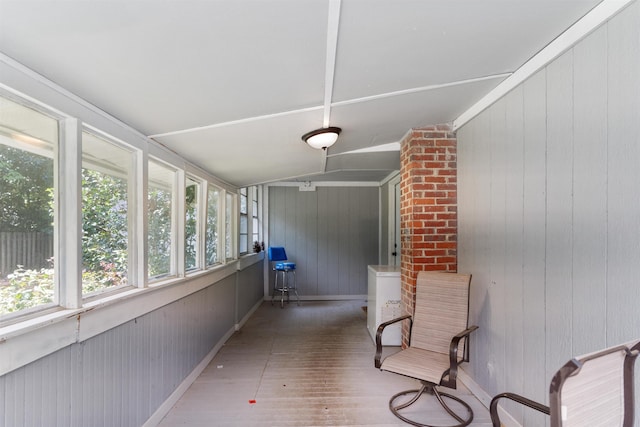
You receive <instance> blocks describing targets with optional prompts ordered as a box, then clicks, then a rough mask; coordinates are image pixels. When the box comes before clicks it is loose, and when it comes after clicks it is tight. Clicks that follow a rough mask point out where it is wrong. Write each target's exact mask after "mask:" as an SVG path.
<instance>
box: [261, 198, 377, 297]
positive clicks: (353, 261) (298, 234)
mask: <svg viewBox="0 0 640 427" xmlns="http://www.w3.org/2000/svg"><path fill="white" fill-rule="evenodd" d="M269 197H270V200H269V218H270V224H269V239H270V240H269V244H270V245H282V246H285V248H286V250H287V255H288V256H290V257H291V258H292V259H294V260H295V261H296V263H297V264H298V266H297V273H296V274H298V280H299V284H300V286H299V289H298V292H299V293H300V295H301V296H303V297H318V298H319V297H323V296H339V297H349V296H356V295H357V296H362V295H366V293H367V289H366V286H367V284H366V283H367V265H369V264H377V263H378V253H379V251H378V242H379V240H378V234H379V210H378V204H379V189H378V187H342V186H335V187H321V186H319V187H317V189H316V191H299V190H298V188H297V187H278V186H274V187H270V189H269ZM276 204H280V205H285V206H286V207H287V209H289V207H291V208H292V209H295V212H294V213H290V212H288V211H284V210H282V209H281V208H279V207H278V206H276ZM283 218H285V220H283ZM270 281H273V278H272V277H270ZM303 282H304V283H303Z"/></svg>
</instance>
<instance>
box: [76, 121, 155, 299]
mask: <svg viewBox="0 0 640 427" xmlns="http://www.w3.org/2000/svg"><path fill="white" fill-rule="evenodd" d="M84 133H87V134H89V135H91V136H93V137H95V138H98V139H101V140H103V141H105V142H108V143H109V144H112V145H113V146H115V147H117V148H119V149H121V150H124V151H127V152H128V153H129V165H128V166H127V168H128V176H127V228H128V230H127V233H128V239H127V284H126V285H121V286H117V287H113V288H108V289H104V290H100V291H96V292H91V293H89V294H87V295H83V294H82V286H83V285H84V283H82V279H81V283H80V286H81V290H80V295H81V297H82V300H83V301H91V300H95V299H97V298H100V297H101V296H106V295H111V294H113V293H117V292H120V291H122V290H125V289H127V288H130V287H140V286H144V282H143V283H140V282H139V275H138V274H136V272H137V270H138V269H139V268H140V267H139V266H140V260H139V257H138V253H137V251H135V248H136V243H135V242H136V241H137V240H138V239H139V238H140V237H139V236H140V235H141V231H140V230H139V226H138V222H137V221H136V218H135V214H136V212H138V211H139V209H137V206H136V202H137V200H138V197H137V193H138V191H139V187H140V185H139V183H138V182H137V181H138V180H137V177H138V175H139V173H138V168H139V164H140V162H139V157H141V154H142V153H141V152H140V150H139V149H136V148H135V147H133V146H132V145H130V144H127V143H126V142H123V141H121V140H119V139H117V138H114V137H113V136H111V135H108V134H106V133H104V132H102V131H101V130H99V129H96V128H95V127H93V126H89V125H87V124H84V123H82V131H81V140H80V141H81V153H80V156H81V157H80V178H81V180H82V169H83V162H84V146H83V142H84V140H83V139H82V135H83V134H84ZM80 197H82V181H81V184H80ZM80 209H81V211H80V215H81V217H80V220H81V227H83V226H82V203H81V204H80ZM80 232H81V233H82V232H83V230H82V229H81V230H80ZM81 248H82V243H81ZM80 263H81V265H82V256H81V259H80Z"/></svg>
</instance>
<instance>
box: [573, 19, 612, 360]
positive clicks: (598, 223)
mask: <svg viewBox="0 0 640 427" xmlns="http://www.w3.org/2000/svg"><path fill="white" fill-rule="evenodd" d="M606 46H607V32H606V27H602V28H600V29H599V30H597V31H596V32H595V33H594V34H592V35H590V36H589V37H588V38H587V39H585V40H584V41H583V42H582V43H580V44H579V45H578V46H576V47H575V49H574V52H573V61H574V65H573V87H574V94H575V95H574V100H573V105H574V112H573V114H574V116H573V132H574V138H573V220H572V224H573V230H572V231H573V235H572V240H573V247H574V251H573V257H572V261H573V265H572V275H573V289H572V296H573V303H572V308H573V310H572V314H573V320H572V322H571V323H572V325H573V330H572V341H573V343H574V345H573V354H576V355H579V354H585V353H588V352H591V351H593V350H594V349H598V348H604V347H606V344H607V341H606V324H607V323H606V283H607V280H606V279H607V278H606V272H607V270H606V265H607V122H606V120H605V117H607V85H605V84H593V82H606V81H607V62H606V61H603V60H602V58H606V56H607V50H606Z"/></svg>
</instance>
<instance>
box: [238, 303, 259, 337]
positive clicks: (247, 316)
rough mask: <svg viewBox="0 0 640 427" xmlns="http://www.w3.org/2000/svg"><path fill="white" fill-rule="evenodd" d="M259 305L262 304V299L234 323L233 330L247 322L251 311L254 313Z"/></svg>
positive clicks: (251, 313)
mask: <svg viewBox="0 0 640 427" xmlns="http://www.w3.org/2000/svg"><path fill="white" fill-rule="evenodd" d="M261 305H262V300H259V301H258V302H257V303H256V304H255V305H254V306H253V307H251V310H249V312H248V313H247V314H246V315H245V316H244V317H243V318H242V319H240V321H239V322H238V323H236V325H235V330H236V331H239V330H240V328H242V327H243V326H244V324H245V323H247V320H249V318H250V317H251V316H252V315H253V313H255V311H256V310H257V309H258V307H260V306H261Z"/></svg>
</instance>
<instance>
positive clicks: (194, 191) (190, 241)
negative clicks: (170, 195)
mask: <svg viewBox="0 0 640 427" xmlns="http://www.w3.org/2000/svg"><path fill="white" fill-rule="evenodd" d="M186 185H187V186H186V188H185V215H186V217H185V233H184V234H185V254H184V260H185V269H186V270H187V271H191V270H195V269H197V268H198V236H199V235H200V233H198V227H199V224H198V199H199V197H198V195H199V194H200V183H199V182H198V181H196V180H195V179H194V178H189V177H187V184H186Z"/></svg>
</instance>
